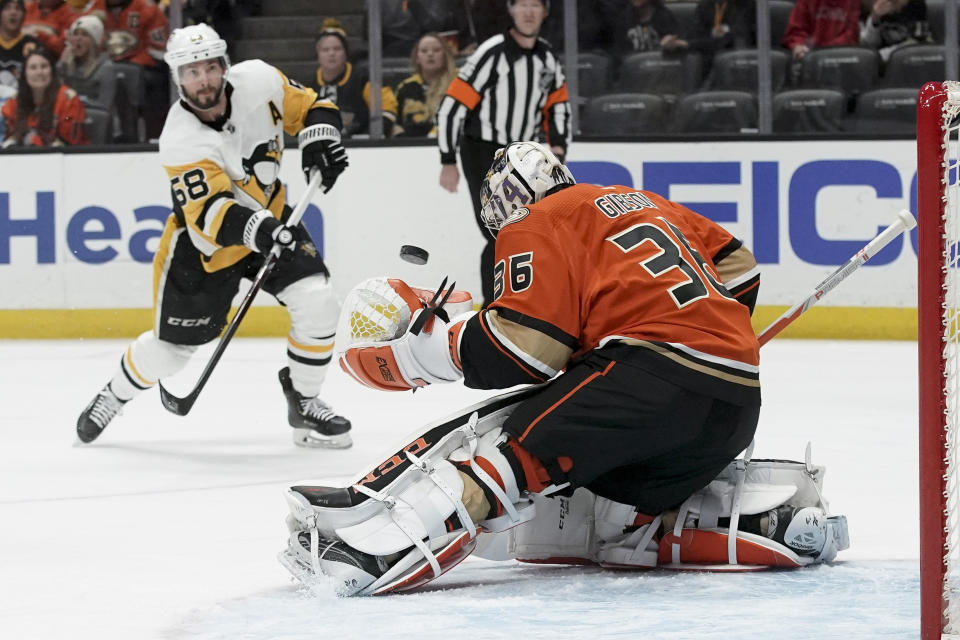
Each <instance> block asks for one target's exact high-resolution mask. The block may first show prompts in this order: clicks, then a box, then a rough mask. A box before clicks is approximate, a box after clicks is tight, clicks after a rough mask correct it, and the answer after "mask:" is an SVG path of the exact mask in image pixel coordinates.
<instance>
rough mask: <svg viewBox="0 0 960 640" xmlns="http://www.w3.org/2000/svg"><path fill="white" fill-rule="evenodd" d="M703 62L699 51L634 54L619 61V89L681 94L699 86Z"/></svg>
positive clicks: (660, 93) (672, 94)
mask: <svg viewBox="0 0 960 640" xmlns="http://www.w3.org/2000/svg"><path fill="white" fill-rule="evenodd" d="M702 65H703V61H702V59H701V57H700V54H698V53H693V52H689V53H685V54H680V55H670V54H668V55H664V54H663V53H661V52H660V51H644V52H641V53H631V54H629V55H627V56H626V57H624V58H623V60H622V61H621V63H620V81H619V83H617V89H618V90H619V91H623V92H630V93H634V92H635V93H652V94H655V95H661V96H662V95H670V96H679V95H683V94H686V93H690V92H691V91H695V90H696V88H697V87H699V86H700V80H701V70H702Z"/></svg>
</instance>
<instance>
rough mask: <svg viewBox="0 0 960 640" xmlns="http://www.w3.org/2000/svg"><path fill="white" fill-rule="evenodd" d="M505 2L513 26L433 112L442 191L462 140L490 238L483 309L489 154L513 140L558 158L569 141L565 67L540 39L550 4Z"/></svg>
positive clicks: (481, 53) (469, 66)
mask: <svg viewBox="0 0 960 640" xmlns="http://www.w3.org/2000/svg"><path fill="white" fill-rule="evenodd" d="M506 1H507V10H508V11H509V13H510V18H511V20H512V21H513V26H511V27H510V29H509V30H508V31H506V32H505V33H502V34H498V35H495V36H493V37H492V38H489V39H488V40H486V41H485V42H484V43H483V44H481V45H480V46H479V47H478V48H477V50H476V51H475V52H474V53H473V55H471V56H470V57H469V58H468V59H467V61H466V62H465V63H464V65H463V68H461V69H460V73H459V74H458V76H457V77H456V78H454V80H453V82H451V83H450V87H449V88H448V89H447V95H446V96H445V97H444V99H443V101H442V102H441V103H440V107H439V109H438V110H437V138H438V142H439V145H440V162H441V163H442V164H443V168H442V169H441V171H440V186H442V187H443V188H444V189H446V190H447V191H450V192H451V193H454V192H456V190H457V184H458V183H459V182H460V173H459V172H458V171H457V146H458V143H459V147H460V162H461V163H462V164H463V173H464V175H465V176H466V179H467V186H468V187H469V188H470V198H471V199H472V200H473V210H474V216H475V218H476V222H477V226H478V227H479V228H480V231H481V232H482V233H483V235H484V237H485V238H486V239H487V244H486V246H485V247H484V248H483V252H482V253H481V255H480V280H481V283H482V286H483V304H484V306H486V305H487V304H489V303H490V302H493V256H494V253H493V248H494V239H493V237H492V236H491V235H490V234H488V233H487V229H486V227H485V226H484V224H483V221H482V220H481V219H480V185H481V184H482V183H483V179H484V177H485V176H486V174H487V171H488V170H489V169H490V165H491V164H492V163H493V156H494V153H496V151H497V149H499V148H500V147H505V146H506V145H507V144H509V143H511V142H516V141H519V140H538V141H541V142H544V143H546V144H549V145H550V147H551V149H552V150H553V152H554V153H555V154H557V156H558V157H559V158H560V160H561V161H563V159H564V157H565V156H566V152H567V142H568V141H569V138H570V103H569V101H568V97H567V83H566V80H565V79H564V75H563V70H562V69H561V68H560V62H559V61H558V60H557V57H556V55H554V53H553V50H551V49H550V45H549V44H548V43H547V41H546V40H543V39H541V38H538V34H539V33H540V27H541V25H543V21H544V20H545V19H546V17H547V12H548V11H549V10H550V2H549V0H506ZM461 126H462V128H463V135H462V137H461V135H460V130H461Z"/></svg>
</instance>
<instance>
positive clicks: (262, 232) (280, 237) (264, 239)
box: [254, 217, 300, 260]
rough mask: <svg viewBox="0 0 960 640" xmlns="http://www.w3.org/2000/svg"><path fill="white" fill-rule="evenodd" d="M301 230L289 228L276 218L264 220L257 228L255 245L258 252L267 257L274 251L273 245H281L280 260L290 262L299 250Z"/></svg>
mask: <svg viewBox="0 0 960 640" xmlns="http://www.w3.org/2000/svg"><path fill="white" fill-rule="evenodd" d="M299 235H300V233H299V230H298V229H297V228H296V227H288V226H287V225H285V224H283V223H282V222H280V221H279V220H277V219H276V218H272V217H271V218H264V219H263V221H262V222H261V223H260V226H259V227H257V232H256V235H255V236H254V244H255V245H256V247H257V251H258V252H260V253H262V254H263V255H267V254H268V253H270V251H272V250H273V245H275V244H278V245H280V258H281V259H282V260H289V259H291V258H292V257H293V252H294V251H296V249H297V242H298V241H299V240H300V238H299Z"/></svg>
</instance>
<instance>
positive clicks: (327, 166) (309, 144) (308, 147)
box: [297, 124, 350, 193]
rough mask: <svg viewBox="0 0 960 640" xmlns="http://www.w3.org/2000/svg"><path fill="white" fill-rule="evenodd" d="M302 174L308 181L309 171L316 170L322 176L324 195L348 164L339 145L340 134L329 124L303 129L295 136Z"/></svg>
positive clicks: (341, 146) (344, 153)
mask: <svg viewBox="0 0 960 640" xmlns="http://www.w3.org/2000/svg"><path fill="white" fill-rule="evenodd" d="M297 143H298V144H299V145H300V159H301V164H302V166H303V173H304V175H305V176H306V177H307V181H308V182H309V181H310V171H311V170H312V169H317V170H318V171H320V175H321V176H323V180H322V181H321V184H322V185H323V191H324V193H326V192H327V191H330V189H331V188H332V187H333V183H334V182H336V181H337V178H338V177H339V176H340V174H341V173H343V170H344V169H346V168H347V165H348V164H350V163H349V162H348V161H347V150H346V149H344V148H343V145H342V144H340V132H339V131H338V130H337V128H336V127H334V126H333V125H330V124H315V125H311V126H309V127H305V128H304V129H302V130H301V131H300V133H299V134H298V135H297Z"/></svg>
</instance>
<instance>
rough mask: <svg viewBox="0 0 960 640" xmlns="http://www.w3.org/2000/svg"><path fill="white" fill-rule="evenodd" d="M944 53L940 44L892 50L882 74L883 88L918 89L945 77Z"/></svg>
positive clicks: (910, 46)
mask: <svg viewBox="0 0 960 640" xmlns="http://www.w3.org/2000/svg"><path fill="white" fill-rule="evenodd" d="M946 73H947V71H946V52H945V48H944V46H943V45H942V44H915V45H909V46H906V47H900V48H899V49H894V51H893V53H891V54H890V59H889V60H887V66H886V70H885V71H884V74H883V86H885V87H910V88H915V89H919V88H920V87H922V86H923V85H924V84H925V83H927V82H930V81H932V80H936V81H940V80H943V79H944V78H945V77H946Z"/></svg>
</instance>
